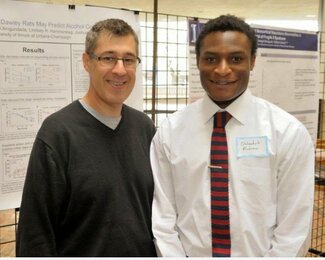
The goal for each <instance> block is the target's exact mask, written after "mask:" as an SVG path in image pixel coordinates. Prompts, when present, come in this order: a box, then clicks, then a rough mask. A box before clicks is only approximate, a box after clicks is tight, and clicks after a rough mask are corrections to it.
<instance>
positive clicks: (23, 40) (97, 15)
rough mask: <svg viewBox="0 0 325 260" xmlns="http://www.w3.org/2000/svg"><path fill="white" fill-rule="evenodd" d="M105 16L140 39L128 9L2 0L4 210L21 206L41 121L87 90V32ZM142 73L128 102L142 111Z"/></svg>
mask: <svg viewBox="0 0 325 260" xmlns="http://www.w3.org/2000/svg"><path fill="white" fill-rule="evenodd" d="M35 10H37V15H35ZM107 18H122V19H123V20H125V21H126V22H127V23H129V24H130V25H131V26H132V27H133V29H134V30H135V31H136V32H137V34H138V35H139V39H140V26H139V21H138V16H137V15H135V14H134V13H133V12H130V11H124V10H115V9H108V8H98V7H87V6H76V7H75V8H69V7H68V5H53V4H38V3H27V2H17V1H7V0H1V2H0V75H1V76H0V121H1V126H0V154H1V159H0V210H3V209H9V208H16V207H19V206H20V200H21V195H22V188H23V184H24V179H25V174H26V169H27V163H28V160H29V155H30V151H31V148H32V145H33V142H34V138H35V136H36V133H37V131H38V129H39V128H40V126H41V124H42V122H43V120H44V119H45V118H46V117H47V116H48V115H50V114H51V113H53V112H55V111H57V110H59V109H60V108H62V107H64V106H66V105H67V104H69V103H71V102H72V101H73V100H76V99H78V98H80V97H82V96H83V95H84V94H85V93H86V91H87V89H88V84H89V82H88V74H87V73H86V71H85V70H84V68H83V64H82V53H83V52H84V42H85V36H86V33H87V32H88V31H89V29H90V28H91V26H92V25H93V24H94V23H96V22H97V21H99V20H103V19H107ZM139 49H141V48H139ZM141 78H142V72H141V66H139V67H138V69H137V81H136V86H135V88H134V90H133V92H132V94H131V96H130V97H129V98H128V100H127V101H126V103H127V104H128V105H130V106H132V107H134V108H136V109H138V110H142V104H143V98H142V86H141Z"/></svg>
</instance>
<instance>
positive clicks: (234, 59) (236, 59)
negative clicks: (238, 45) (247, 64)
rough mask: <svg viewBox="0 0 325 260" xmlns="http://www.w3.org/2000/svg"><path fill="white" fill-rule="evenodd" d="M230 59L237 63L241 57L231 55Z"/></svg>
mask: <svg viewBox="0 0 325 260" xmlns="http://www.w3.org/2000/svg"><path fill="white" fill-rule="evenodd" d="M231 60H232V62H234V63H239V62H241V61H242V57H237V56H235V57H232V58H231Z"/></svg>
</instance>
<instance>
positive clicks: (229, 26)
mask: <svg viewBox="0 0 325 260" xmlns="http://www.w3.org/2000/svg"><path fill="white" fill-rule="evenodd" d="M226 31H238V32H242V33H244V34H245V35H246V36H247V37H248V39H249V41H250V42H251V55H252V56H253V55H256V50H257V37H256V35H255V30H254V29H253V28H252V27H250V26H249V25H248V24H247V23H246V22H245V21H244V20H243V19H241V18H238V17H237V16H234V15H230V14H227V15H221V16H219V17H217V18H214V19H212V20H209V21H208V22H207V23H206V24H205V25H204V26H203V30H202V31H201V32H200V34H199V37H198V38H197V40H196V43H195V52H196V57H197V58H198V57H199V56H200V50H201V44H202V41H203V40H204V38H205V37H206V36H207V35H208V34H210V33H212V32H226Z"/></svg>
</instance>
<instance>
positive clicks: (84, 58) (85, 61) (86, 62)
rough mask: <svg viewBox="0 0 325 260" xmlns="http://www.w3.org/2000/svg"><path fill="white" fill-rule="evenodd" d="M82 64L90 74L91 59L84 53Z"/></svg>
mask: <svg viewBox="0 0 325 260" xmlns="http://www.w3.org/2000/svg"><path fill="white" fill-rule="evenodd" d="M82 62H83V65H84V68H85V70H86V71H87V72H89V62H90V57H89V55H88V54H87V53H85V52H84V53H83V54H82Z"/></svg>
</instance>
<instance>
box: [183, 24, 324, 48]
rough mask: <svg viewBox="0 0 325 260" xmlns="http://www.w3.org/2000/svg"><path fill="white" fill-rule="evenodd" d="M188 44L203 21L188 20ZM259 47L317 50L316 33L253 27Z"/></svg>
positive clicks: (191, 42) (192, 41)
mask: <svg viewBox="0 0 325 260" xmlns="http://www.w3.org/2000/svg"><path fill="white" fill-rule="evenodd" d="M188 24H189V44H190V45H192V46H193V45H195V42H196V39H197V37H198V35H199V33H200V32H201V30H202V28H203V26H204V24H205V23H203V22H199V21H198V20H189V23H188ZM253 28H254V29H255V33H256V36H257V39H258V47H259V48H269V49H285V50H288V49H289V50H299V51H317V48H318V40H317V34H316V33H315V34H313V33H310V34H309V33H302V32H294V31H283V30H273V29H262V28H257V27H253Z"/></svg>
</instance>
